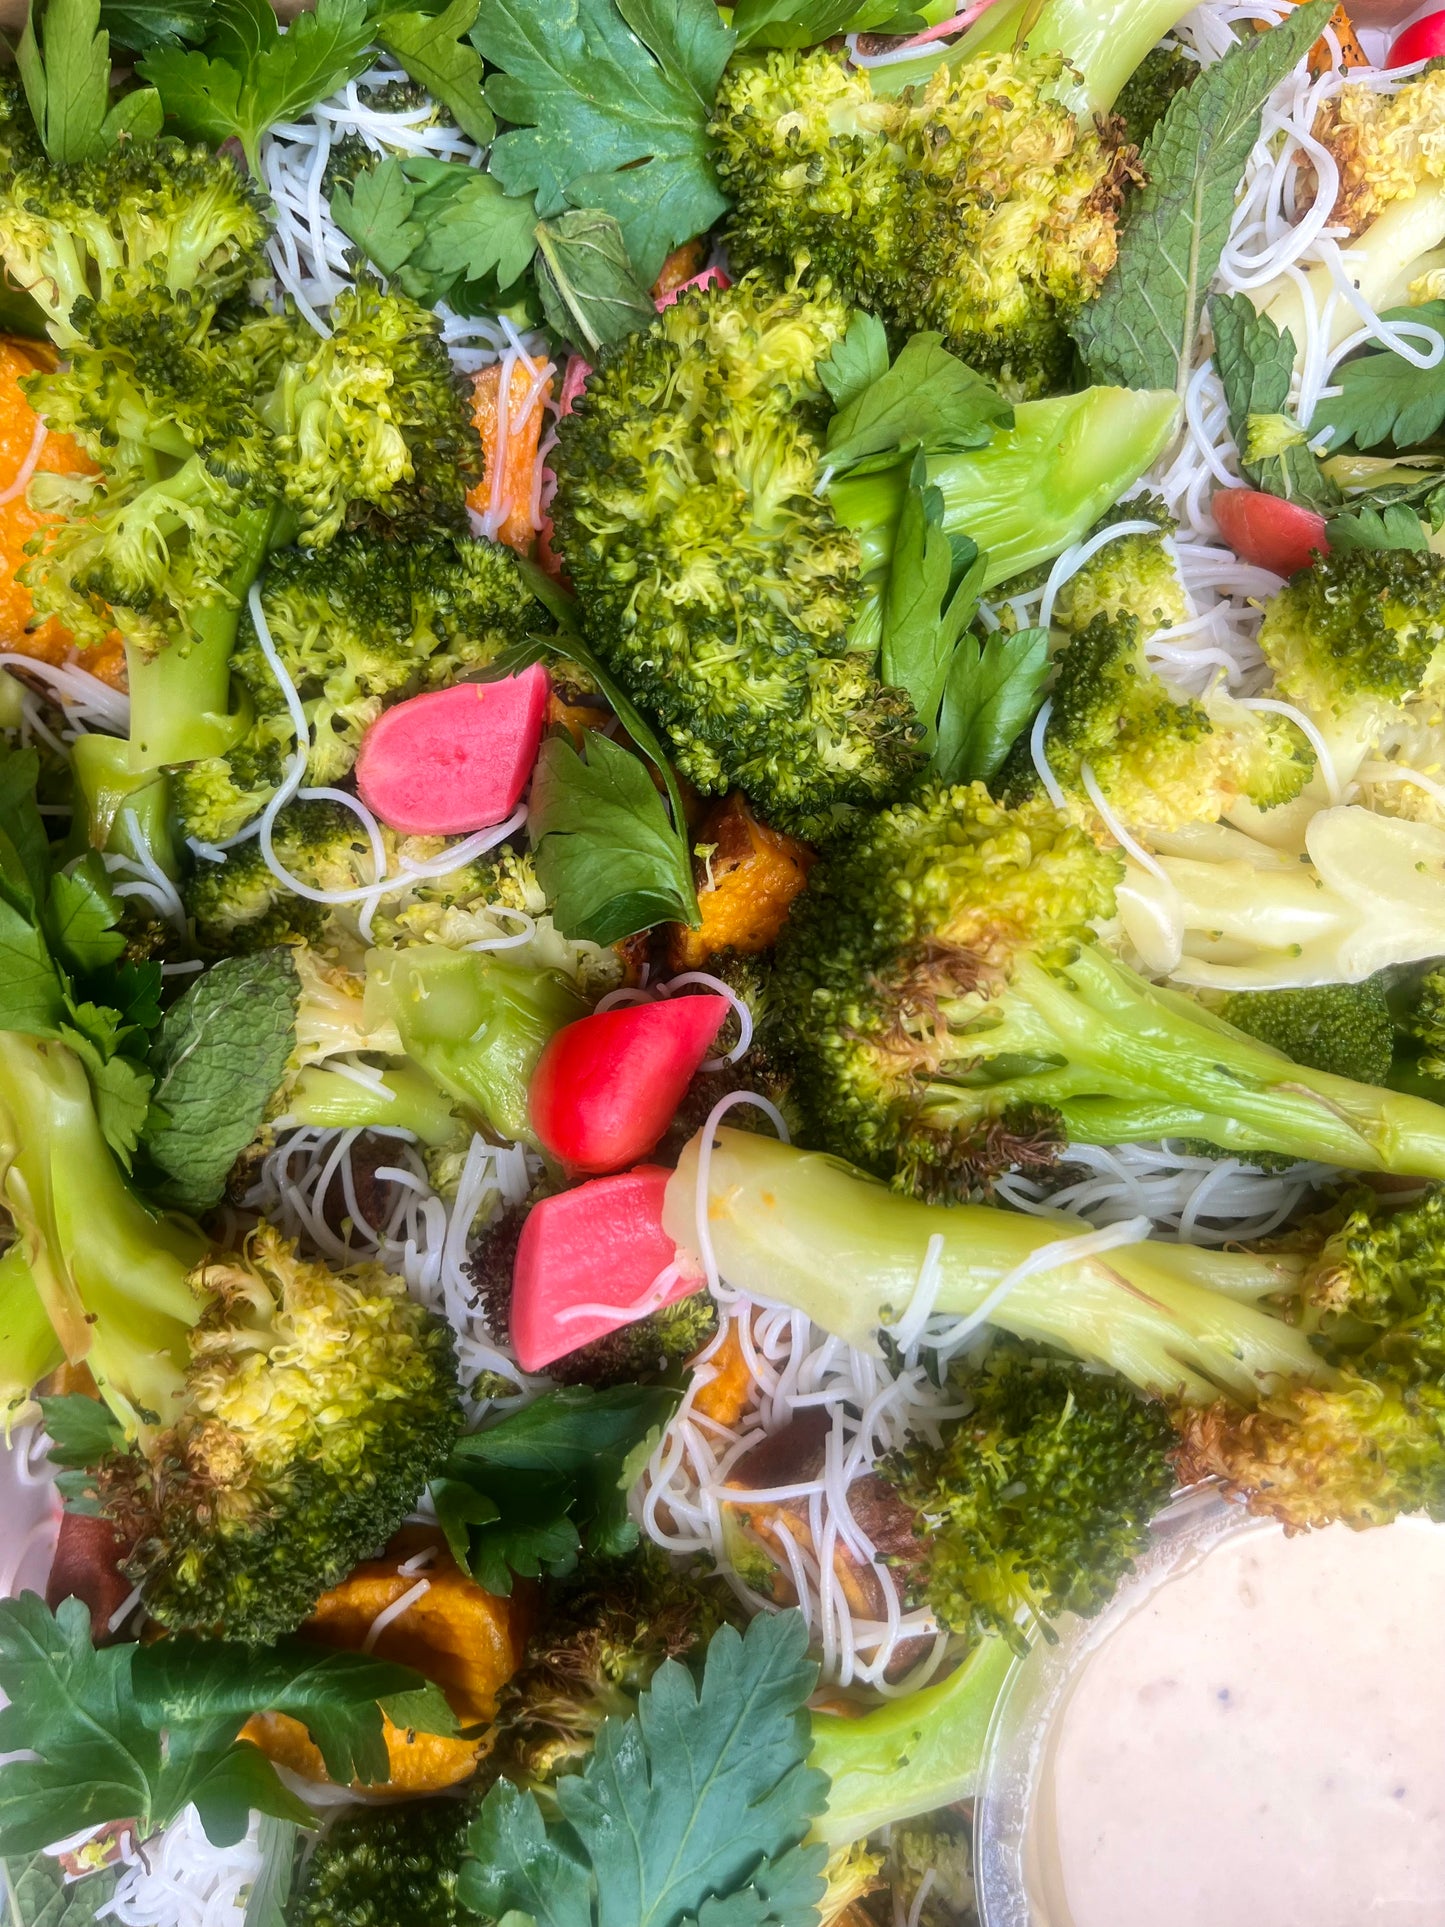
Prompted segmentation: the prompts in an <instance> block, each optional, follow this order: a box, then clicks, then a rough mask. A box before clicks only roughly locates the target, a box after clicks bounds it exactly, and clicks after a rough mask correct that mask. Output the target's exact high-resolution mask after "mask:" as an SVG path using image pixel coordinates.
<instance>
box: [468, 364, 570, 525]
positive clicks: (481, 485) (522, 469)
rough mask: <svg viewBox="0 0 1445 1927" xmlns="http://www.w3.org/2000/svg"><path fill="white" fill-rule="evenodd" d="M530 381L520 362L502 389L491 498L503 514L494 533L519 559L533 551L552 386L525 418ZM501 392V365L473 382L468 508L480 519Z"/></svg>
mask: <svg viewBox="0 0 1445 1927" xmlns="http://www.w3.org/2000/svg"><path fill="white" fill-rule="evenodd" d="M534 379H535V376H534V374H533V371H532V370H531V369H530V368H529V367H528V364H527V363H526V362H525V361H523V360H521V359H518V360H517V361H516V362H514V363H513V365H512V374H511V379H510V381H509V382H508V384H507V395H508V408H507V441H506V446H505V448H504V449H503V451H502V485H501V494H500V496H499V497H498V498H496V499H497V500H498V501H499V504H500V506H502V507H503V508H504V509H505V510H506V518H505V520H504V521H503V522H502V523H501V525H500V526H499V528H498V529H497V540H498V541H499V542H505V543H506V544H507V546H508V548H511V549H516V550H517V552H518V554H520V555H530V554H531V552H532V542H533V536H534V531H533V528H532V514H531V504H532V479H533V476H534V475H535V473H536V468H537V450H538V448H539V447H540V446H541V442H542V423H543V421H544V419H545V417H546V409H545V406H544V404H545V402H546V400H547V398H548V397H549V396H550V395H551V393H552V384H551V382H550V381H548V382H547V383H546V384H545V385H544V387H543V388H542V389H541V390H540V392H539V393H538V394H537V395H536V397H535V398H534V400H533V402H532V405H531V407H530V408H528V409H526V411H525V413H524V412H523V404H524V403H525V401H526V399H527V396H528V394H529V393H530V392H531V388H532V384H533V381H534ZM501 393H502V365H501V363H500V362H493V364H492V366H491V367H490V368H484V369H483V370H482V371H481V373H480V374H479V375H477V376H476V377H475V378H474V380H473V382H472V426H473V427H474V428H475V429H476V431H477V433H478V434H479V435H480V436H481V438H482V479H481V481H480V482H478V483H477V485H476V487H475V488H474V489H472V490H471V491H470V492H469V494H468V496H467V506H468V508H471V509H475V510H476V512H477V514H478V515H485V514H486V513H487V511H488V509H489V508H490V507H491V506H492V502H493V499H494V498H493V494H492V478H493V474H494V472H495V469H496V462H497V443H498V441H499V439H500V412H501V411H500V409H499V407H498V402H499V400H500V397H501Z"/></svg>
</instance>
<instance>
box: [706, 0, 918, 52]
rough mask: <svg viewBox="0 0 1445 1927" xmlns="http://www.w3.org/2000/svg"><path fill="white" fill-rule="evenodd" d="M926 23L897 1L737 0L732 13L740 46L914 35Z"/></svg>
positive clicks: (799, 44)
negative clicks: (868, 35) (840, 36)
mask: <svg viewBox="0 0 1445 1927" xmlns="http://www.w3.org/2000/svg"><path fill="white" fill-rule="evenodd" d="M925 24H926V23H925V21H924V17H923V15H922V14H921V13H910V12H909V11H908V9H907V8H903V7H899V6H898V5H897V4H896V0H739V4H738V5H737V6H736V7H734V8H733V32H734V33H735V34H736V35H737V37H738V45H739V47H816V46H818V45H819V44H820V43H821V42H822V41H824V40H830V39H831V38H832V37H833V35H834V34H838V33H887V34H904V33H917V32H918V31H919V30H920V29H921V28H922V27H923V26H924V25H925Z"/></svg>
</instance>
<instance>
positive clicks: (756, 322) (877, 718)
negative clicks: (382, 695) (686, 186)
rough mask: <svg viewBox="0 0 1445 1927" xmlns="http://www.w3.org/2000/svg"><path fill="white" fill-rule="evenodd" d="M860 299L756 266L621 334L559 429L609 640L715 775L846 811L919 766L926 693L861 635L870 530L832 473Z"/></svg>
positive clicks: (812, 813)
mask: <svg viewBox="0 0 1445 1927" xmlns="http://www.w3.org/2000/svg"><path fill="white" fill-rule="evenodd" d="M848 320H849V310H848V309H847V307H846V306H845V305H844V304H843V303H842V302H841V301H839V300H838V299H836V297H834V296H833V295H832V294H831V293H829V292H827V291H826V290H825V289H820V290H819V291H818V292H816V293H815V294H812V295H809V294H805V293H804V292H802V291H801V290H800V289H798V288H797V287H792V286H790V287H786V288H782V289H779V288H775V287H773V286H771V285H769V284H768V283H767V282H766V281H764V280H763V279H761V278H760V277H759V276H756V275H749V276H747V277H745V278H744V279H743V280H742V281H740V282H739V283H738V284H737V285H736V286H734V287H733V288H731V289H728V290H725V291H716V290H714V291H708V292H706V293H691V294H688V295H685V296H684V297H683V298H682V299H681V300H680V301H677V302H676V303H674V304H673V306H672V307H671V308H669V309H668V310H667V311H666V312H665V313H664V314H662V315H660V316H659V317H658V320H657V322H656V323H655V324H654V325H653V326H652V327H651V328H649V329H647V330H646V331H645V332H643V333H639V334H633V335H630V336H628V337H627V339H626V340H625V341H623V342H621V343H619V344H618V345H617V346H616V347H615V348H613V349H611V350H609V351H607V352H605V353H604V355H603V357H602V362H601V366H600V367H599V369H598V371H597V372H596V374H594V375H593V377H592V378H591V380H589V382H588V384H587V389H586V392H585V393H584V395H583V396H582V397H581V399H580V401H579V402H578V404H577V406H576V407H575V408H574V409H573V411H572V413H571V414H570V415H568V416H567V417H566V418H565V420H564V421H563V422H562V423H561V424H560V426H559V431H558V433H559V444H558V449H557V456H556V467H557V473H558V491H557V499H556V502H555V503H554V507H553V515H554V519H555V523H556V530H557V544H558V547H559V550H560V552H561V553H562V554H563V556H564V557H565V560H566V563H567V568H568V571H569V573H570V574H571V577H572V580H573V582H574V583H575V584H576V587H577V592H578V595H579V597H580V599H581V603H582V607H583V610H584V612H585V616H586V621H587V625H588V633H589V635H590V636H591V638H592V640H593V642H594V644H595V646H596V647H597V648H598V650H599V651H600V652H601V654H602V655H603V656H604V657H605V659H606V660H607V663H608V666H609V667H610V668H611V669H612V670H613V672H614V673H615V674H616V675H617V676H619V677H620V679H621V680H622V681H623V683H624V684H625V685H626V687H627V690H628V693H629V694H630V695H631V696H632V697H633V699H634V700H635V701H637V702H639V703H640V704H641V705H642V707H643V708H644V709H646V710H648V711H650V713H651V714H652V715H653V716H654V717H655V718H656V719H657V720H658V721H659V722H660V723H661V725H662V726H663V728H664V730H665V731H666V733H667V736H668V738H669V740H670V742H671V744H672V747H673V750H674V753H675V755H676V759H677V762H678V765H679V767H680V768H681V770H682V771H683V773H684V774H685V775H687V776H688V777H689V779H690V780H691V781H692V782H693V783H695V784H696V785H697V787H698V788H699V789H702V790H704V791H706V792H708V793H709V794H716V793H721V792H723V791H725V790H727V789H729V788H730V787H732V786H733V785H735V784H737V785H740V786H741V787H742V788H744V789H745V790H747V791H748V793H749V794H750V795H751V796H752V797H753V798H754V799H755V800H756V802H757V803H758V805H759V807H760V809H761V810H762V812H763V814H764V815H765V816H766V818H767V820H768V821H769V822H772V823H775V824H778V825H779V826H780V827H786V828H791V829H805V830H806V829H809V828H817V827H818V826H819V825H820V824H826V823H827V821H828V820H829V816H830V812H831V811H832V809H833V808H834V806H835V805H837V804H841V803H856V804H860V805H867V804H869V803H871V802H876V801H878V800H879V799H880V798H883V797H887V796H889V795H892V794H894V793H896V792H897V791H898V789H899V788H900V787H901V786H902V785H903V784H904V783H905V782H906V780H907V778H908V777H909V775H910V774H911V773H912V771H913V770H914V768H915V767H916V764H917V751H916V748H915V742H914V738H915V735H916V730H915V728H914V725H913V718H912V716H911V713H910V710H909V707H908V704H907V702H906V699H905V698H904V697H902V696H901V695H900V694H899V692H897V691H893V690H887V689H884V688H882V687H880V685H879V684H878V683H877V682H876V681H875V680H874V678H873V677H872V675H871V674H870V673H869V670H868V664H867V658H866V657H865V656H862V655H858V654H853V653H851V652H850V651H849V648H848V630H849V626H850V624H851V623H852V622H853V620H854V618H855V617H856V615H857V614H858V611H859V609H860V607H861V605H862V601H863V589H862V583H861V579H860V575H859V555H860V551H859V546H858V541H857V538H856V537H855V536H854V535H853V534H852V533H851V532H850V531H849V530H848V529H846V528H844V527H843V526H841V524H840V523H839V522H838V521H837V520H836V518H835V516H834V514H833V511H832V509H831V508H830V506H829V504H828V501H827V499H826V496H825V495H824V494H823V493H821V492H820V484H821V483H822V482H823V480H824V479H825V478H824V472H823V468H822V463H821V441H820V439H819V438H820V435H821V431H822V427H823V424H824V422H825V420H826V418H827V414H828V412H829V405H828V402H827V397H826V394H825V391H824V388H823V384H822V382H821V380H820V378H819V375H818V364H819V362H820V361H822V360H824V359H825V358H826V357H827V356H828V355H829V354H830V352H831V351H832V349H833V347H834V346H835V345H836V344H837V343H838V342H839V341H841V340H842V338H843V336H844V334H845V333H846V331H847V327H848Z"/></svg>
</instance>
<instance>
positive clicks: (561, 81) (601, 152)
mask: <svg viewBox="0 0 1445 1927" xmlns="http://www.w3.org/2000/svg"><path fill="white" fill-rule="evenodd" d="M472 41H473V44H474V45H475V46H476V47H477V48H479V50H480V51H481V53H482V54H483V55H484V57H485V58H486V60H487V63H488V65H489V66H491V67H493V68H496V69H497V70H498V71H497V72H495V73H493V74H492V75H491V76H490V77H489V79H488V81H487V101H488V104H489V105H490V106H491V108H492V110H493V111H494V112H495V113H496V114H497V116H498V117H499V118H500V119H501V120H503V121H506V122H508V123H509V126H508V128H507V131H506V132H505V133H503V134H501V135H499V136H498V138H497V141H496V144H495V145H494V146H493V148H492V154H491V161H490V166H491V170H492V172H493V173H494V174H495V175H496V176H497V178H498V180H500V181H501V183H502V185H503V187H504V188H505V189H506V190H507V192H508V193H509V194H535V195H536V197H537V212H538V214H539V215H541V216H543V217H544V218H550V217H551V216H553V215H557V214H560V213H561V212H562V211H563V209H564V208H567V207H578V208H601V209H602V210H603V212H604V213H608V214H611V215H612V216H613V217H614V219H615V220H616V221H617V222H618V224H619V225H620V227H621V229H622V233H623V239H624V242H625V245H626V250H627V254H628V257H629V259H630V260H631V261H632V263H633V265H634V267H635V268H636V270H637V272H638V274H639V276H640V277H641V279H642V280H643V281H644V282H645V283H647V284H648V285H649V286H650V285H651V283H652V282H653V281H655V280H656V278H657V276H658V273H659V272H660V270H661V268H662V263H663V261H664V259H665V258H666V256H667V255H668V253H669V252H670V251H671V249H673V248H675V247H677V246H678V245H679V244H680V243H681V242H683V241H689V240H691V239H692V237H693V236H694V235H695V234H702V233H705V232H706V230H707V229H708V228H710V227H711V226H712V225H713V223H714V222H715V221H716V220H717V219H718V217H719V216H720V215H721V214H723V213H724V212H725V211H726V208H727V202H726V200H725V199H724V198H723V195H722V193H721V191H720V189H719V188H718V184H717V178H716V175H715V174H714V172H713V166H712V159H711V142H710V140H709V137H708V131H707V129H708V121H709V119H710V118H711V115H712V104H713V97H714V95H715V94H716V92H717V84H718V81H719V80H720V79H721V77H722V70H723V68H724V67H725V66H726V65H727V61H728V56H729V55H730V54H731V52H732V50H733V45H734V35H733V34H732V33H731V32H729V30H728V29H727V28H726V27H724V26H723V24H722V21H721V19H720V18H719V15H718V11H717V8H716V7H715V6H714V4H713V0H481V9H480V12H479V14H478V16H477V23H476V25H475V26H474V27H473V28H472Z"/></svg>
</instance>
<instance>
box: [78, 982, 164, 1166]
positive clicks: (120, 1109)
mask: <svg viewBox="0 0 1445 1927" xmlns="http://www.w3.org/2000/svg"><path fill="white" fill-rule="evenodd" d="M82 1008H85V1006H82ZM60 1035H61V1037H62V1038H63V1039H64V1040H65V1042H66V1043H67V1044H68V1045H69V1046H70V1048H71V1049H72V1050H73V1051H74V1052H75V1054H76V1056H77V1057H78V1058H79V1059H80V1061H81V1063H82V1064H84V1066H85V1071H86V1075H87V1077H89V1079H90V1094H91V1096H92V1097H93V1098H94V1099H95V1115H96V1121H97V1122H98V1123H99V1125H100V1128H101V1131H102V1133H103V1134H104V1137H105V1141H106V1143H107V1144H108V1145H109V1146H110V1148H111V1150H112V1151H114V1152H115V1154H116V1156H117V1157H118V1158H119V1159H120V1161H121V1163H122V1164H123V1165H124V1166H125V1168H126V1170H127V1171H129V1170H130V1168H131V1161H132V1159H133V1158H134V1156H135V1149H136V1146H137V1145H138V1144H139V1143H140V1134H141V1132H142V1130H143V1129H144V1128H145V1121H146V1113H147V1111H148V1110H149V1109H150V1094H151V1075H150V1072H149V1071H148V1070H146V1069H145V1068H144V1067H143V1066H142V1065H140V1064H137V1063H134V1062H133V1061H132V1060H131V1059H130V1058H129V1057H119V1056H112V1055H110V1054H109V1053H108V1051H107V1050H106V1049H105V1048H104V1047H102V1046H98V1045H97V1044H96V1042H95V1040H94V1038H93V1037H92V1036H91V1035H89V1034H87V1033H86V1032H85V1031H80V1030H76V1029H74V1028H73V1027H72V1026H71V1025H69V1024H62V1026H61V1029H60Z"/></svg>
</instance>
